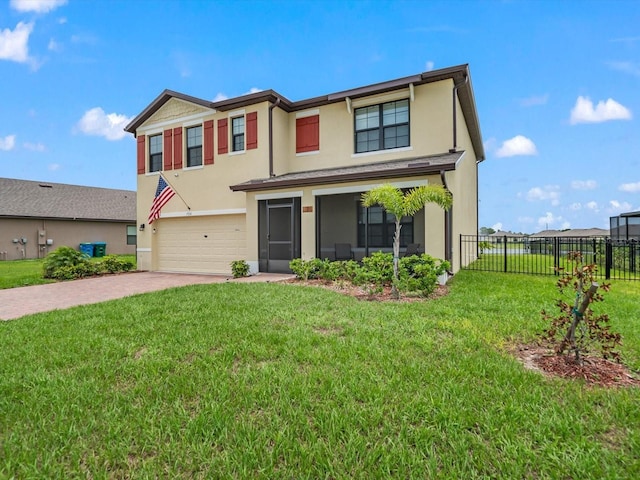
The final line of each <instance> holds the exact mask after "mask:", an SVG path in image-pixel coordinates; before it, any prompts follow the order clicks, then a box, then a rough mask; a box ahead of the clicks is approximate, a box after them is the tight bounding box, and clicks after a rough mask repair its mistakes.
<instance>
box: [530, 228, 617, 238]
mask: <svg viewBox="0 0 640 480" xmlns="http://www.w3.org/2000/svg"><path fill="white" fill-rule="evenodd" d="M608 236H609V230H605V229H603V228H572V229H569V230H543V231H541V232H538V233H534V234H533V235H529V238H539V237H608Z"/></svg>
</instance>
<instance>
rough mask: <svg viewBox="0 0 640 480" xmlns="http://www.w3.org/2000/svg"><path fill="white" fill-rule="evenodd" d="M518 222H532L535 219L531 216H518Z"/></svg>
mask: <svg viewBox="0 0 640 480" xmlns="http://www.w3.org/2000/svg"><path fill="white" fill-rule="evenodd" d="M518 222H520V223H533V222H535V220H534V219H533V218H531V217H518Z"/></svg>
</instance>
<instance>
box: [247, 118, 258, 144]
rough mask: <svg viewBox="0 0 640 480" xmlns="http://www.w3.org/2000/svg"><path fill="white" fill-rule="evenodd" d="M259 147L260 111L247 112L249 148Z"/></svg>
mask: <svg viewBox="0 0 640 480" xmlns="http://www.w3.org/2000/svg"><path fill="white" fill-rule="evenodd" d="M254 148H258V112H251V113H247V150H252V149H254Z"/></svg>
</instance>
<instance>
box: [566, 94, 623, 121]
mask: <svg viewBox="0 0 640 480" xmlns="http://www.w3.org/2000/svg"><path fill="white" fill-rule="evenodd" d="M631 118H632V115H631V110H629V109H628V108H627V107H625V106H623V105H620V104H619V103H618V102H616V101H615V100H614V99H612V98H609V99H607V100H606V101H604V102H603V101H600V102H598V104H597V105H596V106H595V108H594V107H593V102H592V101H591V99H590V98H589V97H582V96H580V97H578V99H577V100H576V104H575V106H574V107H573V109H572V110H571V120H570V122H571V125H575V124H577V123H601V122H608V121H610V120H630V119H631Z"/></svg>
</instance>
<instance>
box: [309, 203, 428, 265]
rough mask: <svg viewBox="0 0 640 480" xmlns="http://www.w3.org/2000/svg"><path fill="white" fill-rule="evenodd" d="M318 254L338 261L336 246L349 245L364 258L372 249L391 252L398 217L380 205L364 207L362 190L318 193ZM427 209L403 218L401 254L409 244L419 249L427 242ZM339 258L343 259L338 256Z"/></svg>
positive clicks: (358, 258)
mask: <svg viewBox="0 0 640 480" xmlns="http://www.w3.org/2000/svg"><path fill="white" fill-rule="evenodd" d="M315 211H316V257H317V258H320V259H325V258H327V259H329V260H336V245H339V247H338V248H339V249H340V246H342V247H344V246H345V244H346V245H349V246H350V251H351V254H352V256H353V259H354V260H356V261H361V260H362V259H363V258H364V257H366V256H369V255H370V254H371V253H373V252H378V251H382V252H392V251H393V236H394V233H395V218H394V216H393V215H391V214H389V213H387V212H385V211H384V210H383V209H382V208H381V207H377V206H375V207H370V208H365V207H363V206H362V203H361V193H345V194H338V195H323V196H317V197H316V199H315ZM424 218H425V215H424V209H422V210H420V211H419V212H418V213H417V214H416V215H415V216H414V217H405V218H403V219H402V222H401V224H402V228H401V230H400V255H401V256H402V255H403V254H404V253H405V252H406V249H407V246H408V245H410V244H419V248H418V250H419V252H421V253H423V252H424V245H425V220H424ZM338 259H344V256H343V255H339V256H338Z"/></svg>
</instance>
